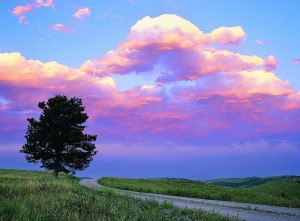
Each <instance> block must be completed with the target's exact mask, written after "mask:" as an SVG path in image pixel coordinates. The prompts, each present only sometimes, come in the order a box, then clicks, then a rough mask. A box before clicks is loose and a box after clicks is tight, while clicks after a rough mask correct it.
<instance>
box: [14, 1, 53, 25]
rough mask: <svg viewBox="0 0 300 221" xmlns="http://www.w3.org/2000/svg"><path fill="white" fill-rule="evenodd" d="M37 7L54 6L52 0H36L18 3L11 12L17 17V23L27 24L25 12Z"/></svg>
mask: <svg viewBox="0 0 300 221" xmlns="http://www.w3.org/2000/svg"><path fill="white" fill-rule="evenodd" d="M39 7H52V8H54V2H53V0H45V2H44V0H36V1H33V2H31V3H27V4H26V5H19V6H16V7H15V8H14V9H13V10H12V14H13V15H15V16H18V17H19V23H23V24H28V23H29V22H28V21H26V16H25V14H26V13H28V12H32V11H33V10H34V9H36V8H39Z"/></svg>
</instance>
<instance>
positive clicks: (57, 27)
mask: <svg viewBox="0 0 300 221" xmlns="http://www.w3.org/2000/svg"><path fill="white" fill-rule="evenodd" d="M50 29H52V30H55V31H63V32H70V31H72V28H71V27H69V26H67V25H63V24H55V25H52V26H50Z"/></svg>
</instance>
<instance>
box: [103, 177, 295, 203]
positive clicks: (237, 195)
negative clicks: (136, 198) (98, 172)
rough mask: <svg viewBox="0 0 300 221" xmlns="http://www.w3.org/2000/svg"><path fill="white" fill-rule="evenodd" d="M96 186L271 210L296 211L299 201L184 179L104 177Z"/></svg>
mask: <svg viewBox="0 0 300 221" xmlns="http://www.w3.org/2000/svg"><path fill="white" fill-rule="evenodd" d="M99 183H100V184H102V185H104V186H109V187H114V188H118V189H124V190H133V191H139V192H149V193H161V194H167V195H174V196H185V197H192V198H202V199H212V200H224V201H234V202H244V203H256V204H265V205H274V206H286V207H298V208H299V207H300V199H299V198H295V197H294V198H284V197H280V196H276V195H271V194H268V193H263V191H261V192H258V191H255V190H247V189H237V188H229V187H221V186H216V185H211V184H206V183H202V182H198V181H191V180H184V179H124V178H112V177H104V178H101V179H100V180H99ZM290 191H291V192H294V194H296V192H295V190H293V189H291V190H290ZM290 194H292V193H290Z"/></svg>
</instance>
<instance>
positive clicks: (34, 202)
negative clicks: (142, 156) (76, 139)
mask: <svg viewBox="0 0 300 221" xmlns="http://www.w3.org/2000/svg"><path fill="white" fill-rule="evenodd" d="M0 220H1V221H8V220H12V221H14V220H16V221H17V220H20V221H21V220H22V221H26V220H28V221H37V220H41V221H42V220H43V221H52V220H53V221H57V220H60V221H64V220H70V221H76V220H87V221H97V220H105V221H109V220H118V221H122V220H126V221H127V220H207V221H212V220H214V221H217V220H230V219H229V218H228V217H222V216H220V215H218V214H215V213H206V212H203V211H201V210H192V209H179V208H177V207H174V206H172V205H171V204H170V203H168V202H165V203H163V204H159V203H157V202H156V201H153V200H147V201H143V200H139V199H136V198H133V197H130V196H120V195H117V194H115V193H114V192H112V191H96V190H92V189H89V188H87V187H84V186H81V185H79V184H78V179H77V178H75V177H72V176H66V175H63V174H60V175H59V178H58V179H56V178H54V177H53V176H52V173H48V172H34V171H16V170H0Z"/></svg>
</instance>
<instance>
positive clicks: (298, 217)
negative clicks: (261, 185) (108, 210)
mask: <svg viewBox="0 0 300 221" xmlns="http://www.w3.org/2000/svg"><path fill="white" fill-rule="evenodd" d="M97 180H98V179H82V180H80V182H79V183H80V184H81V185H84V186H87V187H90V188H95V189H101V188H106V189H113V188H109V187H104V186H102V185H100V184H99V183H98V181H97ZM113 190H115V191H116V192H117V193H119V194H129V195H132V196H134V197H138V198H141V199H154V200H156V201H158V202H163V201H166V200H167V201H171V202H172V203H173V205H174V206H177V207H180V208H196V209H202V210H205V211H216V212H218V213H220V214H222V215H225V216H230V217H238V218H239V220H246V221H300V209H298V208H287V207H277V206H267V205H259V204H249V203H237V202H228V201H219V200H205V199H195V198H188V197H180V196H169V195H163V194H153V193H141V192H133V191H127V190H120V189H113Z"/></svg>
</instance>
